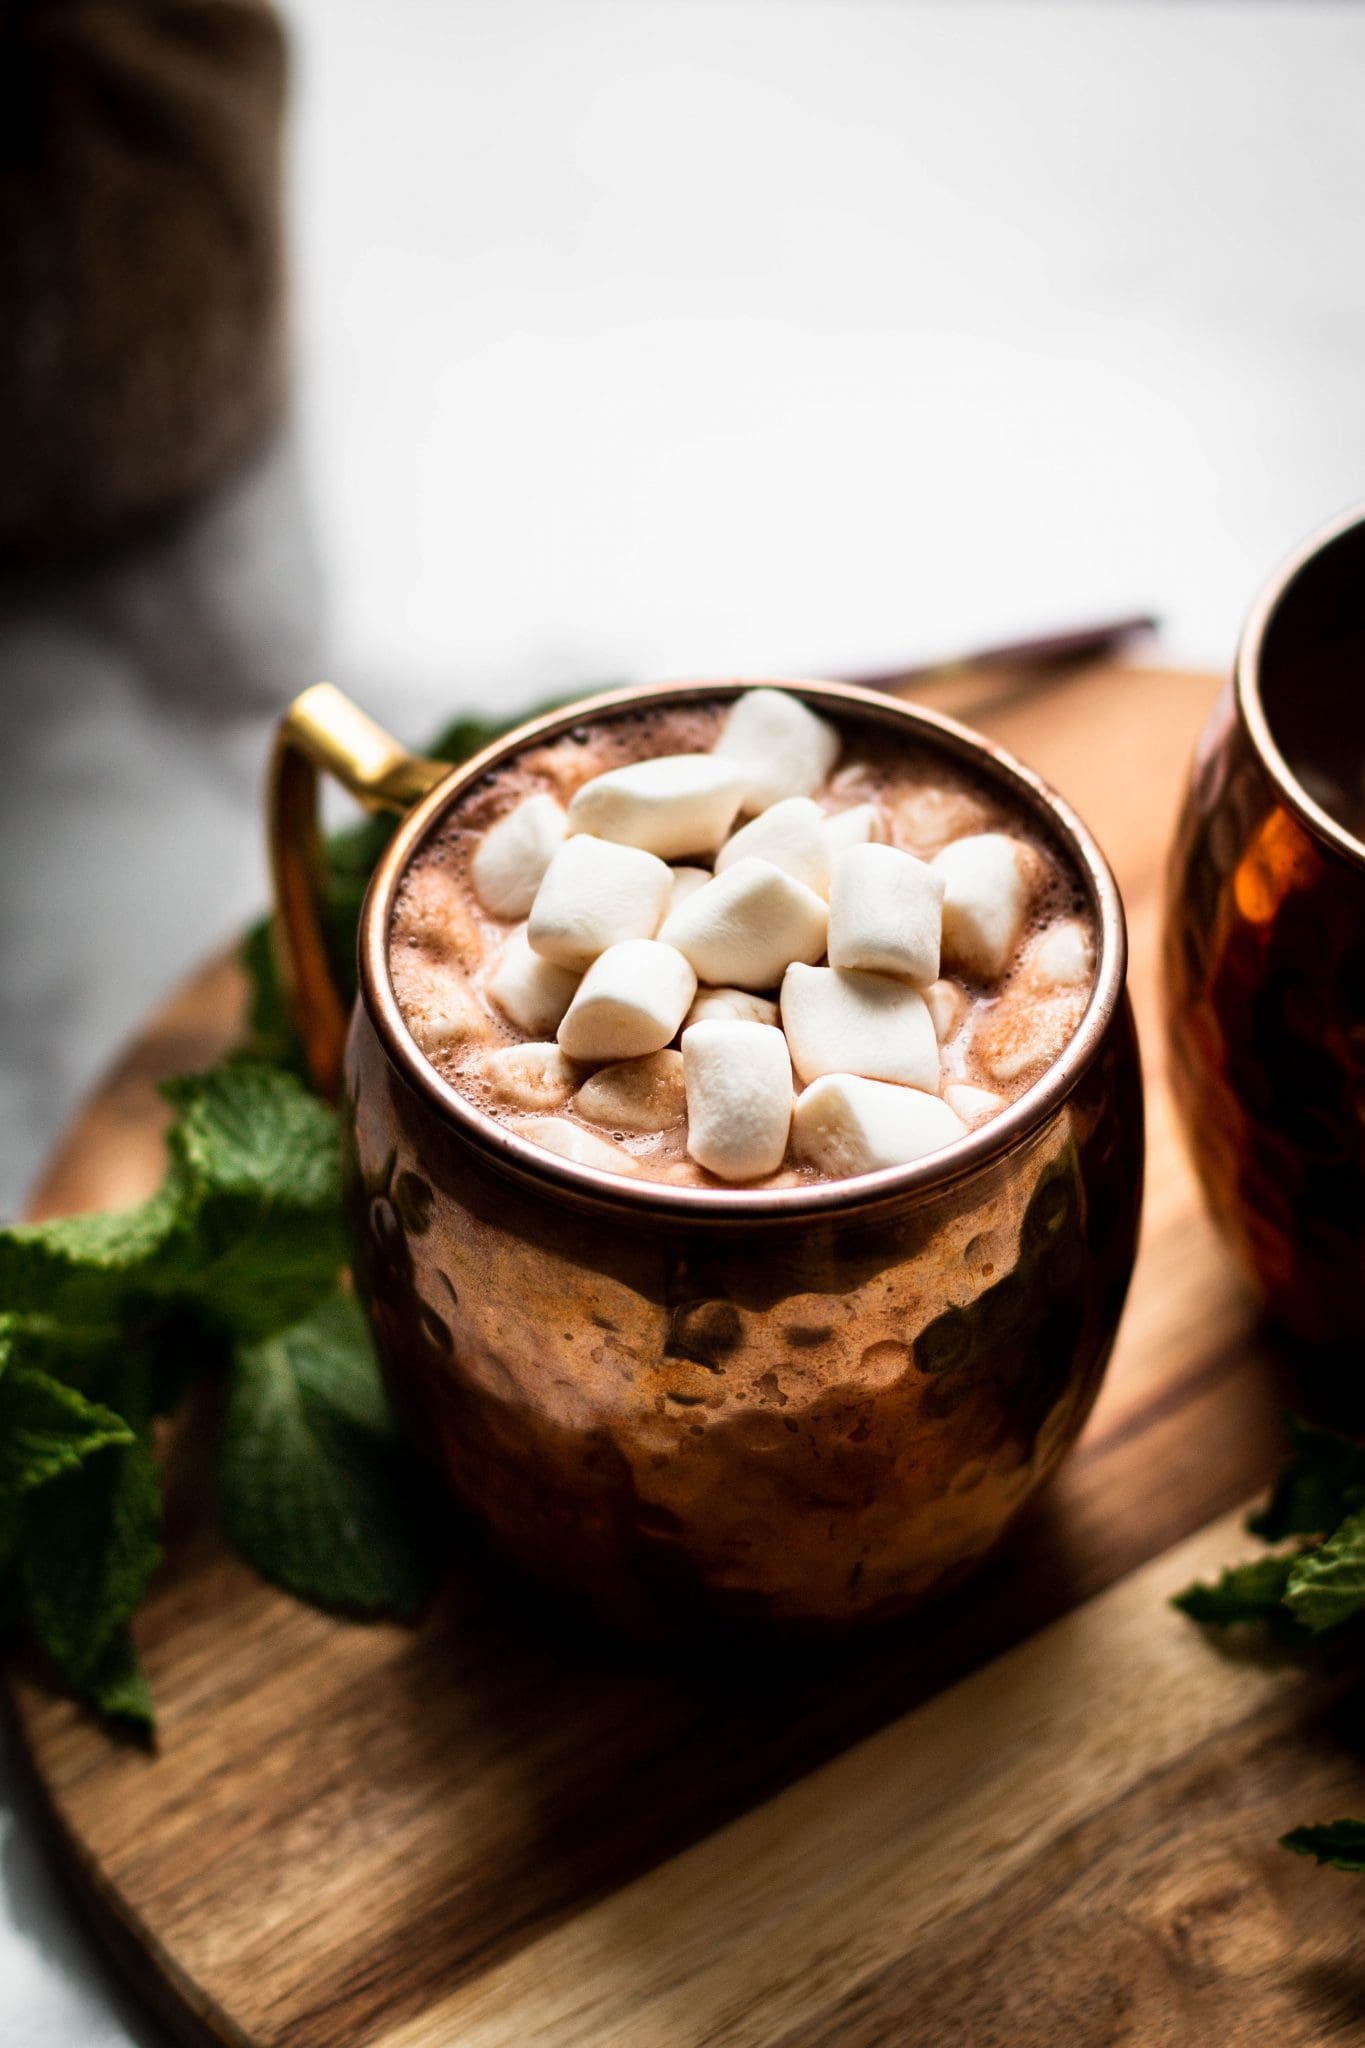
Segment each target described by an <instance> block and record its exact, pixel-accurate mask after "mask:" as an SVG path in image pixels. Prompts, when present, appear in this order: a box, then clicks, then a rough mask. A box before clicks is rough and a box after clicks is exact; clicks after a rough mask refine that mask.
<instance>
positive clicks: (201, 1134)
mask: <svg viewBox="0 0 1365 2048" xmlns="http://www.w3.org/2000/svg"><path fill="white" fill-rule="evenodd" d="M162 1093H163V1095H165V1097H166V1099H167V1101H168V1102H171V1103H173V1104H174V1105H175V1107H176V1109H177V1110H178V1111H179V1114H178V1116H177V1118H176V1121H175V1123H174V1125H173V1126H172V1128H171V1131H170V1134H169V1137H168V1139H167V1144H168V1146H169V1149H170V1155H171V1160H172V1165H173V1168H178V1169H179V1170H180V1172H181V1174H182V1175H183V1177H184V1181H185V1183H186V1185H187V1186H188V1187H189V1189H190V1190H191V1191H192V1193H193V1194H194V1195H195V1196H197V1197H198V1198H199V1199H201V1200H202V1199H205V1198H209V1197H212V1198H214V1199H217V1200H222V1199H225V1198H229V1197H238V1198H241V1199H246V1200H248V1201H250V1202H252V1203H254V1204H255V1203H258V1204H261V1205H275V1206H281V1207H288V1208H294V1209H303V1210H308V1209H326V1208H328V1207H334V1206H335V1205H336V1203H337V1202H338V1201H339V1200H340V1194H341V1178H340V1166H339V1163H338V1159H337V1139H336V1119H335V1118H334V1117H333V1115H332V1112H331V1111H330V1110H329V1109H328V1108H327V1107H326V1105H325V1104H323V1103H321V1102H319V1101H318V1100H317V1098H316V1097H315V1096H313V1095H310V1094H309V1093H308V1091H307V1090H306V1089H305V1088H302V1087H300V1086H299V1083H298V1082H297V1081H296V1080H295V1079H294V1078H293V1076H292V1075H289V1074H281V1073H279V1072H278V1071H277V1070H276V1069H275V1068H273V1067H267V1066H261V1065H256V1064H252V1063H249V1062H246V1061H242V1062H232V1061H228V1062H225V1063H224V1064H223V1065H221V1066H217V1067H210V1068H209V1069H208V1071H207V1072H206V1073H202V1074H182V1075H181V1076H180V1077H179V1078H178V1079H176V1080H174V1081H167V1082H166V1083H165V1085H164V1087H163V1089H162Z"/></svg>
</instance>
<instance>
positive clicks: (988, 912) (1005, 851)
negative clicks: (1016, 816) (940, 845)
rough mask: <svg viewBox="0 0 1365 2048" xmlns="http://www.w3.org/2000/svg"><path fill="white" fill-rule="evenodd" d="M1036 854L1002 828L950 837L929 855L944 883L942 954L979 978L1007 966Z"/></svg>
mask: <svg viewBox="0 0 1365 2048" xmlns="http://www.w3.org/2000/svg"><path fill="white" fill-rule="evenodd" d="M1036 865H1037V855H1036V854H1035V853H1034V851H1033V849H1032V847H1030V846H1026V845H1024V843H1023V841H1022V840H1019V839H1011V838H1010V837H1009V835H1008V834H1007V833H1004V832H978V833H976V834H975V835H974V836H973V837H972V838H970V839H955V840H954V841H953V842H952V844H951V845H950V846H945V847H944V849H943V851H942V853H939V854H936V855H935V856H934V866H935V867H936V868H937V869H938V871H939V873H940V875H942V877H943V881H944V885H945V886H944V895H943V957H944V959H945V960H946V961H948V962H949V963H950V964H951V965H952V966H954V967H961V968H964V969H965V970H966V972H967V973H968V974H974V975H977V976H979V977H980V979H981V980H982V981H995V980H996V979H998V977H999V976H1000V975H1002V974H1003V973H1004V971H1005V969H1006V968H1007V967H1008V966H1009V963H1010V958H1011V956H1012V954H1013V952H1014V949H1015V947H1016V946H1017V945H1018V943H1019V938H1020V934H1021V933H1022V932H1023V929H1024V919H1025V918H1026V917H1027V916H1028V909H1029V898H1030V896H1031V894H1032V891H1033V879H1034V874H1035V872H1036Z"/></svg>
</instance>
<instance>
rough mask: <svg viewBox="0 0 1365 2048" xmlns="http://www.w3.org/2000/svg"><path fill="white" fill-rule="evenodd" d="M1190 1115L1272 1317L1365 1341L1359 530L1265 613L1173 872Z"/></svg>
mask: <svg viewBox="0 0 1365 2048" xmlns="http://www.w3.org/2000/svg"><path fill="white" fill-rule="evenodd" d="M1166 1004H1167V1021H1168V1031H1169V1039H1170V1047H1171V1071H1172V1080H1173V1084H1174V1088H1175V1094H1176V1099H1177V1102H1178V1104H1179V1106H1180V1110H1181V1113H1182V1116H1183V1120H1184V1124H1185V1130H1186V1134H1187V1136H1188V1138H1189V1141H1190V1146H1191V1149H1192V1151H1193V1154H1194V1159H1195V1163H1196V1165H1197V1167H1198V1170H1199V1175H1200V1178H1201V1180H1202V1182H1203V1184H1204V1189H1205V1192H1206V1194H1207V1196H1208V1199H1209V1203H1210V1206H1211V1208H1212V1210H1213V1214H1214V1216H1215V1218H1216V1220H1217V1221H1218V1223H1219V1224H1220V1226H1221V1227H1222V1229H1223V1231H1224V1233H1225V1235H1226V1237H1227V1239H1228V1241H1229V1242H1230V1244H1231V1245H1232V1247H1233V1249H1234V1251H1235V1252H1236V1253H1237V1255H1238V1257H1239V1259H1240V1261H1241V1263H1242V1265H1243V1267H1244V1269H1245V1270H1246V1272H1247V1273H1248V1274H1249V1275H1250V1277H1251V1279H1252V1280H1253V1282H1254V1283H1255V1284H1256V1286H1257V1287H1258V1289H1259V1290H1260V1292H1261V1294H1262V1296H1263V1298H1264V1299H1265V1301H1266V1303H1267V1305H1268V1307H1269V1308H1270V1310H1271V1312H1272V1314H1273V1315H1274V1316H1275V1317H1276V1319H1277V1320H1278V1321H1279V1322H1281V1323H1282V1324H1283V1325H1284V1326H1285V1327H1286V1328H1287V1329H1289V1330H1290V1331H1291V1332H1292V1333H1294V1334H1295V1335H1297V1336H1299V1337H1301V1338H1304V1339H1307V1340H1308V1341H1309V1342H1310V1343H1314V1344H1328V1345H1335V1344H1339V1343H1351V1344H1358V1343H1359V1342H1360V1341H1361V1340H1362V1339H1365V512H1362V511H1360V510H1357V511H1354V512H1352V513H1350V514H1348V515H1347V516H1346V517H1344V518H1342V519H1339V520H1337V521H1336V522H1334V524H1333V525H1332V526H1331V527H1329V528H1328V529H1327V530H1326V531H1325V532H1323V533H1320V534H1318V535H1316V536H1315V537H1314V538H1313V539H1312V540H1311V541H1310V542H1308V544H1307V545H1306V546H1305V547H1303V548H1301V549H1300V550H1299V551H1298V552H1297V553H1296V554H1295V555H1294V556H1293V557H1292V558H1291V559H1290V560H1289V561H1288V562H1287V563H1286V564H1285V565H1284V566H1283V567H1282V568H1281V569H1280V570H1279V572H1278V573H1277V575H1276V576H1275V577H1274V578H1273V579H1272V581H1271V583H1270V585H1269V586H1268V588H1267V589H1266V590H1265V592H1264V593H1263V594H1262V596H1261V598H1260V600H1259V602H1258V603H1257V605H1256V607H1255V609H1254V611H1253V612H1252V614H1251V618H1250V620H1249V622H1248V624H1247V627H1246V630H1245V632H1244V634H1243V636H1242V641H1241V644H1240V646H1239V649H1238V653H1237V661H1236V668H1235V672H1234V675H1233V679H1232V682H1231V684H1230V685H1229V687H1228V688H1227V689H1226V690H1225V691H1224V693H1223V695H1222V696H1221V697H1220V699H1219V701H1218V703H1217V705H1216V706H1215V707H1214V710H1213V713H1212V715H1211V717H1210V719H1209V722H1208V725H1207V727H1206V729H1205V732H1204V735H1203V738H1202V739H1201V741H1200V743H1199V747H1198V750H1197V753H1196V756H1195V762H1194V769H1193V774H1192V779H1191V785H1190V788H1189V791H1188V794H1187V796H1186V800H1185V807H1184V811H1183V814H1182V817H1181V821H1180V827H1179V832H1178V835H1177V840H1176V845H1175V851H1174V855H1173V858H1172V862H1171V868H1170V880H1169V900H1168V909H1167V923H1166Z"/></svg>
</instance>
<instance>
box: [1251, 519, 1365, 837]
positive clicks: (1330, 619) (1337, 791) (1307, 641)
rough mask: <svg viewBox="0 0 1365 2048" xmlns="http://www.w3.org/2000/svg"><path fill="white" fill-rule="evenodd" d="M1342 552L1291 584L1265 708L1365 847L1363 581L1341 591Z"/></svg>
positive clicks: (1301, 774)
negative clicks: (1349, 616) (1345, 609)
mask: <svg viewBox="0 0 1365 2048" xmlns="http://www.w3.org/2000/svg"><path fill="white" fill-rule="evenodd" d="M1339 552H1340V544H1338V548H1337V549H1335V550H1329V552H1328V553H1327V554H1326V555H1325V556H1323V557H1322V560H1321V563H1320V564H1319V565H1318V573H1317V574H1315V575H1314V576H1312V577H1306V578H1303V579H1301V580H1300V584H1299V585H1297V586H1291V589H1290V591H1289V592H1288V594H1287V596H1286V599H1285V602H1284V605H1283V607H1282V609H1281V611H1280V613H1279V614H1278V615H1277V617H1276V618H1275V620H1274V622H1273V623H1272V626H1271V629H1270V631H1269V633H1268V634H1267V636H1266V642H1265V648H1264V652H1263V654H1262V658H1261V703H1262V705H1263V707H1264V710H1265V715H1266V722H1267V724H1268V725H1269V727H1270V732H1271V737H1272V738H1273V739H1274V741H1275V744H1276V746H1277V747H1278V748H1279V750H1280V752H1281V753H1282V754H1283V756H1284V758H1285V761H1286V763H1287V764H1288V766H1289V769H1290V772H1291V774H1292V775H1293V776H1294V778H1295V780H1296V781H1297V782H1298V783H1299V784H1300V785H1301V786H1302V788H1303V789H1304V790H1305V791H1306V793H1307V794H1308V795H1309V796H1310V797H1311V798H1312V799H1313V801H1314V803H1316V804H1317V805H1319V806H1320V808H1321V809H1322V810H1324V811H1326V813H1327V815H1328V816H1329V817H1330V818H1333V819H1334V820H1335V821H1336V823H1337V824H1338V825H1341V826H1343V827H1344V828H1345V830H1346V831H1347V832H1349V833H1350V834H1351V835H1352V837H1353V838H1356V839H1359V840H1360V841H1361V842H1362V844H1363V845H1365V632H1362V631H1359V630H1355V629H1353V628H1352V627H1351V626H1350V625H1348V624H1347V623H1346V621H1345V619H1343V618H1342V616H1341V613H1340V606H1341V605H1342V604H1349V605H1350V606H1351V607H1352V608H1353V610H1354V611H1355V613H1356V614H1357V616H1358V615H1359V613H1360V611H1361V610H1362V608H1363V607H1365V590H1362V589H1361V588H1360V584H1359V579H1358V578H1353V579H1351V581H1350V584H1349V585H1348V586H1347V587H1345V588H1343V589H1342V590H1341V591H1339V592H1338V590H1337V589H1336V582H1337V577H1336V575H1335V574H1334V573H1333V571H1334V570H1335V567H1336V564H1335V562H1334V560H1333V557H1334V555H1336V554H1338V553H1339ZM1343 566H1344V565H1343Z"/></svg>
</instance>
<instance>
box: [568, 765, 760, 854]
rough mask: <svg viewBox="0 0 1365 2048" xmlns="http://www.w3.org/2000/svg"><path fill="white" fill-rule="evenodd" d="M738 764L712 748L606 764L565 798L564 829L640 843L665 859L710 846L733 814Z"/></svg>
mask: <svg viewBox="0 0 1365 2048" xmlns="http://www.w3.org/2000/svg"><path fill="white" fill-rule="evenodd" d="M744 790H745V775H744V771H743V770H742V769H741V768H739V767H738V766H737V765H736V763H735V762H733V761H721V760H717V758H716V756H715V755H714V754H657V755H655V756H653V757H652V758H650V759H647V760H644V761H629V762H627V764H626V765H625V767H624V768H609V769H608V770H607V771H606V773H605V774H604V775H594V776H593V778H592V780H591V782H585V783H584V784H583V786H582V788H581V789H579V790H578V791H577V793H576V794H575V796H574V798H573V800H572V802H571V803H570V805H569V830H570V832H591V833H594V834H595V835H596V837H597V838H598V839H611V840H615V841H617V842H619V843H620V844H621V845H623V846H642V847H644V849H645V851H646V852H647V853H657V854H659V855H661V856H662V858H663V859H664V860H676V859H677V858H678V856H679V855H680V854H684V853H714V852H715V850H716V848H717V847H718V846H719V845H720V842H721V840H722V839H723V838H724V837H725V835H726V833H727V832H728V831H729V829H730V827H731V825H733V823H734V821H735V815H736V813H737V812H738V810H739V802H740V798H741V797H742V796H743V794H744Z"/></svg>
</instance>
